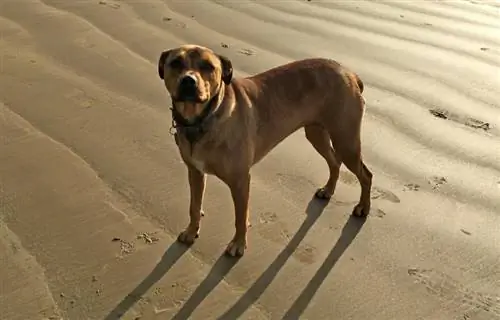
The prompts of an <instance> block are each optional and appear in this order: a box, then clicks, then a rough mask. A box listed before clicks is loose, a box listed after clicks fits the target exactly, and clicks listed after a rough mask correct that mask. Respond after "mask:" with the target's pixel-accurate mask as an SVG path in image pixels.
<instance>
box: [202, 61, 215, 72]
mask: <svg viewBox="0 0 500 320" xmlns="http://www.w3.org/2000/svg"><path fill="white" fill-rule="evenodd" d="M200 70H201V71H206V72H212V71H214V66H213V65H212V64H211V63H210V62H208V61H202V62H201V63H200Z"/></svg>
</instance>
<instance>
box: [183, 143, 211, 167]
mask: <svg viewBox="0 0 500 320" xmlns="http://www.w3.org/2000/svg"><path fill="white" fill-rule="evenodd" d="M179 149H180V152H181V156H182V159H183V160H184V162H186V163H187V164H189V165H192V166H193V167H195V168H196V169H197V170H198V171H200V172H203V173H211V172H210V166H208V163H207V159H206V153H205V152H203V150H200V148H199V147H198V146H196V145H194V146H193V147H191V145H190V144H189V143H186V142H184V143H182V142H181V143H179Z"/></svg>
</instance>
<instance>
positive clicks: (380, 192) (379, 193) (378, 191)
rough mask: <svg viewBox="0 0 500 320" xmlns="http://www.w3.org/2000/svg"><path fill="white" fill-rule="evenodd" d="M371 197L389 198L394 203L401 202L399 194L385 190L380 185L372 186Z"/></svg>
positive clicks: (374, 198) (373, 198)
mask: <svg viewBox="0 0 500 320" xmlns="http://www.w3.org/2000/svg"><path fill="white" fill-rule="evenodd" d="M371 198H372V200H377V199H381V200H387V201H390V202H392V203H400V202H401V200H400V199H399V197H398V196H397V195H395V194H394V193H392V192H391V191H389V190H384V189H382V188H379V187H373V188H372V196H371Z"/></svg>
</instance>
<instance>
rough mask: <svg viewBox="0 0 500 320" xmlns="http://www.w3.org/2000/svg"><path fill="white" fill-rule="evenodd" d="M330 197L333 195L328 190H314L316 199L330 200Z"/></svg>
mask: <svg viewBox="0 0 500 320" xmlns="http://www.w3.org/2000/svg"><path fill="white" fill-rule="evenodd" d="M332 195H333V194H332V193H331V192H329V191H328V190H326V188H319V189H318V190H316V193H315V194H314V196H315V197H316V198H318V199H322V200H330V199H331V198H332Z"/></svg>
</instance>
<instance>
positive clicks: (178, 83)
mask: <svg viewBox="0 0 500 320" xmlns="http://www.w3.org/2000/svg"><path fill="white" fill-rule="evenodd" d="M158 75H159V76H160V78H161V79H162V80H163V81H164V83H165V87H166V88H167V90H168V92H169V94H170V96H171V97H172V100H173V102H174V106H173V107H174V108H176V110H177V112H179V113H180V115H181V116H182V117H183V118H184V119H186V120H188V121H189V120H191V119H194V118H196V117H197V116H198V115H200V114H201V113H202V112H203V110H204V108H205V107H206V106H207V104H208V103H209V102H210V101H211V99H212V98H213V97H215V96H216V95H217V94H218V93H219V91H220V90H221V87H222V86H223V85H224V84H229V83H230V82H231V79H232V76H233V67H232V65H231V61H229V59H227V58H226V57H223V56H221V55H218V54H216V53H214V52H213V51H212V50H210V49H208V48H204V47H201V46H197V45H184V46H181V47H178V48H174V49H170V50H167V51H164V52H162V53H161V55H160V58H159V61H158Z"/></svg>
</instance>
